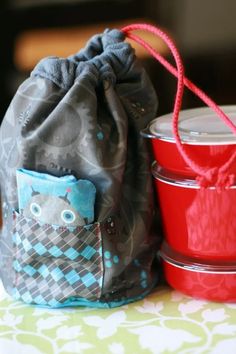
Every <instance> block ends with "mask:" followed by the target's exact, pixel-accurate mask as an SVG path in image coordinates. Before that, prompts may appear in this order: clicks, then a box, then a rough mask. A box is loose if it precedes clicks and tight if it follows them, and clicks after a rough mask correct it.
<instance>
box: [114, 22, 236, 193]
mask: <svg viewBox="0 0 236 354" xmlns="http://www.w3.org/2000/svg"><path fill="white" fill-rule="evenodd" d="M121 30H122V32H123V33H124V34H125V35H126V37H128V38H130V39H132V40H134V41H135V42H137V43H139V44H140V45H142V46H143V47H144V48H145V49H146V50H147V51H148V52H149V53H150V54H151V55H152V56H153V57H154V58H155V59H156V60H157V61H159V62H160V63H161V64H162V65H163V66H164V67H165V68H166V69H167V70H168V71H169V72H170V73H171V74H172V75H174V76H176V77H177V79H178V82H177V90H176V96H175V103H174V108H173V120H172V130H173V136H174V138H175V142H176V145H177V148H178V150H179V152H180V154H181V155H182V157H183V159H184V160H185V162H186V163H187V164H188V165H189V167H190V168H191V169H192V170H193V171H194V172H195V173H196V174H197V175H198V177H197V178H196V181H197V182H198V184H199V185H200V187H203V188H206V187H210V186H213V185H215V186H216V187H217V188H229V187H230V186H232V185H233V184H235V181H236V176H235V175H233V174H228V173H227V170H228V169H229V168H230V166H231V165H232V163H233V162H234V161H235V158H236V150H235V152H234V153H233V154H232V155H231V157H230V158H229V160H228V161H226V162H225V164H224V165H223V166H221V167H220V168H217V167H215V168H211V169H207V168H206V167H203V166H200V165H198V164H197V163H196V162H195V161H194V160H193V159H192V158H191V156H190V155H189V152H188V151H187V149H186V147H185V146H184V144H182V142H181V138H180V135H179V132H178V120H179V112H180V110H181V106H182V98H183V92H184V86H186V87H187V88H188V89H189V90H191V91H192V92H193V93H194V94H195V95H196V96H198V97H199V98H200V99H201V100H202V101H203V102H204V103H205V104H206V105H208V106H209V107H210V108H212V109H213V110H214V111H215V112H216V114H217V115H218V116H219V117H220V118H221V120H223V122H224V123H225V124H226V125H227V126H228V127H229V128H230V129H231V131H232V132H233V133H234V135H236V126H235V125H234V124H233V122H232V121H231V120H230V119H229V118H228V117H227V115H226V114H225V113H224V112H223V111H222V110H221V109H220V107H219V106H217V104H216V103H215V102H214V101H213V100H212V99H211V98H210V97H208V96H207V95H206V94H205V92H203V91H202V90H201V89H200V88H198V87H197V86H196V85H195V84H193V83H192V82H191V81H190V80H188V79H187V78H186V77H185V76H184V67H183V63H182V59H181V57H180V54H179V52H178V50H177V48H176V46H175V44H174V43H173V41H172V39H171V38H170V37H169V36H168V35H167V34H166V33H165V32H163V31H162V30H161V29H159V28H157V27H155V26H152V25H149V24H146V23H137V24H131V25H129V26H125V27H123V28H122V29H121ZM136 30H144V31H148V32H151V33H153V34H154V35H156V36H158V37H160V38H162V40H163V41H164V42H165V43H166V44H167V46H168V47H169V49H170V51H171V53H172V55H173V57H174V59H175V63H176V67H177V68H175V67H173V66H172V65H171V64H170V63H169V62H168V61H167V60H166V59H165V58H164V57H162V56H161V55H160V54H159V53H158V52H157V51H156V50H155V49H154V48H153V47H152V46H150V45H149V44H148V43H147V42H145V40H143V39H142V38H141V37H139V36H138V35H135V34H133V33H132V32H133V31H136Z"/></svg>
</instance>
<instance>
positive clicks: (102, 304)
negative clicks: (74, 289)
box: [34, 283, 156, 309]
mask: <svg viewBox="0 0 236 354" xmlns="http://www.w3.org/2000/svg"><path fill="white" fill-rule="evenodd" d="M155 287H156V283H155V284H154V285H153V286H152V287H151V288H150V289H149V290H147V291H145V292H143V293H142V294H140V295H138V296H135V297H130V298H126V299H123V300H120V301H106V302H101V301H89V300H86V299H83V298H78V299H74V300H68V301H66V302H64V303H63V304H62V303H56V302H54V304H52V303H51V305H50V306H48V305H44V304H42V305H38V304H37V305H35V304H34V306H37V307H43V308H51V309H53V308H64V307H76V306H81V307H82V306H84V307H91V308H107V309H108V308H114V307H119V306H123V305H127V304H129V303H132V302H135V301H138V300H142V299H143V298H144V297H146V296H147V295H148V294H150V293H151V292H152V291H153V289H154V288H155Z"/></svg>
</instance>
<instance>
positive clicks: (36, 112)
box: [0, 30, 160, 307]
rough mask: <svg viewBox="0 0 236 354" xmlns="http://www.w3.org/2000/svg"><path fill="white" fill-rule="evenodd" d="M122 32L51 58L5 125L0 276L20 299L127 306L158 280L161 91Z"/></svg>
mask: <svg viewBox="0 0 236 354" xmlns="http://www.w3.org/2000/svg"><path fill="white" fill-rule="evenodd" d="M124 39H125V34H124V33H123V32H122V31H119V30H106V31H105V32H104V33H103V34H101V35H95V36H94V37H93V38H92V39H91V40H90V41H89V42H88V44H87V46H86V47H85V49H83V50H81V51H80V52H79V53H77V54H76V55H74V56H70V57H69V58H67V59H60V58H57V57H49V58H46V59H43V60H41V61H40V62H39V64H38V65H37V66H36V67H35V68H34V70H33V71H32V73H31V75H30V77H29V78H28V79H27V80H26V81H25V82H23V84H22V85H21V86H20V87H19V89H18V91H17V92H16V94H15V96H14V98H13V100H12V102H11V104H10V106H9V108H8V110H7V112H6V115H5V117H4V119H3V122H2V125H1V130H0V141H1V144H0V183H1V203H2V219H3V220H2V229H1V236H0V277H1V279H2V281H3V284H4V287H5V289H6V290H7V291H8V293H9V294H11V295H12V296H13V298H14V299H17V300H18V299H20V300H23V301H24V302H26V303H30V304H37V305H43V306H49V307H60V306H76V305H85V306H93V307H113V306H119V305H122V304H125V303H128V302H131V301H134V300H136V299H140V298H142V297H144V296H145V295H146V294H148V293H149V292H150V291H151V290H152V289H153V287H155V286H156V284H157V282H158V274H159V273H158V264H157V261H156V253H157V250H158V246H159V243H160V238H159V237H158V235H157V234H156V232H154V231H153V222H154V218H155V216H154V202H153V190H152V177H151V173H150V161H149V155H148V151H147V148H146V145H145V144H146V142H145V139H143V138H142V137H141V136H140V130H141V129H143V128H144V127H145V126H146V125H147V124H148V123H149V122H150V121H151V120H152V119H153V118H154V117H155V116H156V111H157V97H156V93H155V91H154V88H153V86H152V84H151V82H150V80H149V78H148V76H147V74H146V72H145V70H144V69H143V68H142V67H141V65H140V63H138V61H137V60H136V57H135V54H134V50H133V49H132V47H131V46H130V44H128V43H126V42H125V41H124Z"/></svg>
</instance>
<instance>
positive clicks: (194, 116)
mask: <svg viewBox="0 0 236 354" xmlns="http://www.w3.org/2000/svg"><path fill="white" fill-rule="evenodd" d="M221 108H222V110H223V111H224V112H225V113H226V114H227V115H228V116H229V118H230V119H231V120H232V121H233V122H234V123H235V124H236V106H224V107H221ZM178 128H179V134H180V137H181V140H182V142H183V143H184V144H186V145H188V151H189V153H190V156H191V157H192V159H193V160H194V161H195V162H196V163H198V164H199V165H200V166H205V167H207V168H210V167H220V166H222V165H223V164H224V163H225V162H226V161H227V160H228V159H229V157H230V156H231V154H232V153H233V152H234V151H235V149H236V137H235V136H234V135H233V133H232V132H231V130H230V129H229V128H228V127H227V126H226V125H225V123H224V122H222V121H221V120H220V118H219V117H218V116H217V115H216V113H214V112H213V111H212V110H211V109H210V108H197V109H190V110H184V111H181V112H180V115H179V125H178ZM141 134H142V135H143V136H144V137H148V138H151V142H152V146H153V152H154V157H155V160H156V161H157V162H158V164H160V165H161V166H162V167H164V168H166V169H168V170H170V171H172V172H177V173H180V174H181V175H187V176H195V175H196V174H195V172H194V171H193V170H192V169H191V168H190V167H189V166H188V165H187V164H186V162H185V161H184V160H183V158H182V156H181V155H180V153H179V151H178V149H177V147H176V144H175V141H174V138H173V134H172V114H167V115H164V116H162V117H159V118H156V119H154V120H153V121H152V122H151V123H150V124H149V126H148V127H147V128H146V129H145V130H143V131H142V133H141ZM232 172H234V173H236V161H235V163H233V164H232V166H231V169H230V170H229V173H232Z"/></svg>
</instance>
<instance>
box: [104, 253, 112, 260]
mask: <svg viewBox="0 0 236 354" xmlns="http://www.w3.org/2000/svg"><path fill="white" fill-rule="evenodd" d="M104 257H105V258H106V259H109V258H111V253H110V252H109V251H106V252H104Z"/></svg>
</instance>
